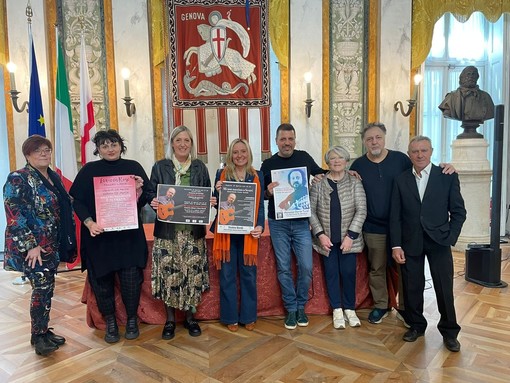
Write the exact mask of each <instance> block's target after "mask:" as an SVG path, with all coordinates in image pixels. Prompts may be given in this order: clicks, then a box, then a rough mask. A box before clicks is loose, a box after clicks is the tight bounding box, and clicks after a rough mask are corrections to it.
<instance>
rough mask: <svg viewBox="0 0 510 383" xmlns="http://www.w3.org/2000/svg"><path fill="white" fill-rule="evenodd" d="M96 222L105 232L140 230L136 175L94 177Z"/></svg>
mask: <svg viewBox="0 0 510 383" xmlns="http://www.w3.org/2000/svg"><path fill="white" fill-rule="evenodd" d="M94 197H95V202H96V222H97V224H98V225H99V226H101V227H102V228H103V229H104V231H120V230H130V229H137V228H138V207H137V204H136V182H135V176H134V175H120V176H108V177H94Z"/></svg>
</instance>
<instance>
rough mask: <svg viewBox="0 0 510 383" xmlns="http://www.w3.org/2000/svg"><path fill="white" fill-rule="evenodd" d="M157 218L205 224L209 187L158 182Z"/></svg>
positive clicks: (209, 197)
mask: <svg viewBox="0 0 510 383" xmlns="http://www.w3.org/2000/svg"><path fill="white" fill-rule="evenodd" d="M157 193H158V194H157V199H158V202H159V205H158V211H157V217H158V220H160V221H163V222H171V223H184V224H188V225H207V224H208V223H209V214H210V212H211V188H210V187H200V186H177V185H165V184H159V185H158V190H157Z"/></svg>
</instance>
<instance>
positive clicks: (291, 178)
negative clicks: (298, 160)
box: [271, 167, 311, 219]
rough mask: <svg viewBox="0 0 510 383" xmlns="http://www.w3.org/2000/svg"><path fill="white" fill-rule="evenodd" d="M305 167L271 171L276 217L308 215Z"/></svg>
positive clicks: (309, 214) (289, 217)
mask: <svg viewBox="0 0 510 383" xmlns="http://www.w3.org/2000/svg"><path fill="white" fill-rule="evenodd" d="M307 174H308V173H307V171H306V167H300V168H289V169H278V170H272V171H271V180H272V182H278V186H277V187H275V188H274V189H273V195H274V209H275V215H276V219H291V218H303V217H310V216H311V212H310V197H309V195H308V175H307Z"/></svg>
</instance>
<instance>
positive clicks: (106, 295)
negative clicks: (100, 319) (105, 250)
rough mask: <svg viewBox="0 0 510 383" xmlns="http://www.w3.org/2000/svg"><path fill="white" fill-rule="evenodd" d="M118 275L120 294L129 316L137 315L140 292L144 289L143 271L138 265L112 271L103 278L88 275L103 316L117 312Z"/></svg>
mask: <svg viewBox="0 0 510 383" xmlns="http://www.w3.org/2000/svg"><path fill="white" fill-rule="evenodd" d="M116 275H118V277H119V282H120V294H121V296H122V302H123V303H124V307H125V308H126V314H127V316H128V317H132V316H136V312H137V311H138V304H139V303H140V293H141V291H142V282H143V273H142V269H140V268H138V267H130V268H127V269H121V270H119V271H116V272H115V271H114V272H111V273H110V274H108V275H106V276H103V277H101V278H93V277H92V276H91V275H90V274H89V275H88V278H89V282H90V286H91V287H92V291H94V295H95V296H96V301H97V307H98V309H99V311H100V312H101V314H103V316H108V315H114V314H115V289H114V287H115V277H116Z"/></svg>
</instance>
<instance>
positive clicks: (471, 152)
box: [452, 138, 492, 251]
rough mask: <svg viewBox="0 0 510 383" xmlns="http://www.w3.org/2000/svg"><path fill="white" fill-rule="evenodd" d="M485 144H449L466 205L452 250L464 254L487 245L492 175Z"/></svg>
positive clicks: (476, 140)
mask: <svg viewBox="0 0 510 383" xmlns="http://www.w3.org/2000/svg"><path fill="white" fill-rule="evenodd" d="M488 147H489V143H488V142H487V141H486V140H485V139H483V138H469V139H458V140H455V141H453V143H452V164H453V166H455V169H457V172H458V173H459V180H460V187H461V193H462V196H463V197H464V202H465V204H466V210H467V219H466V222H464V226H463V227H462V231H461V233H460V236H459V239H458V241H457V244H456V245H455V249H456V250H457V251H464V250H466V247H467V245H468V244H470V243H478V244H488V243H489V242H490V184H491V178H492V171H491V169H490V163H489V160H487V148H488Z"/></svg>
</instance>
